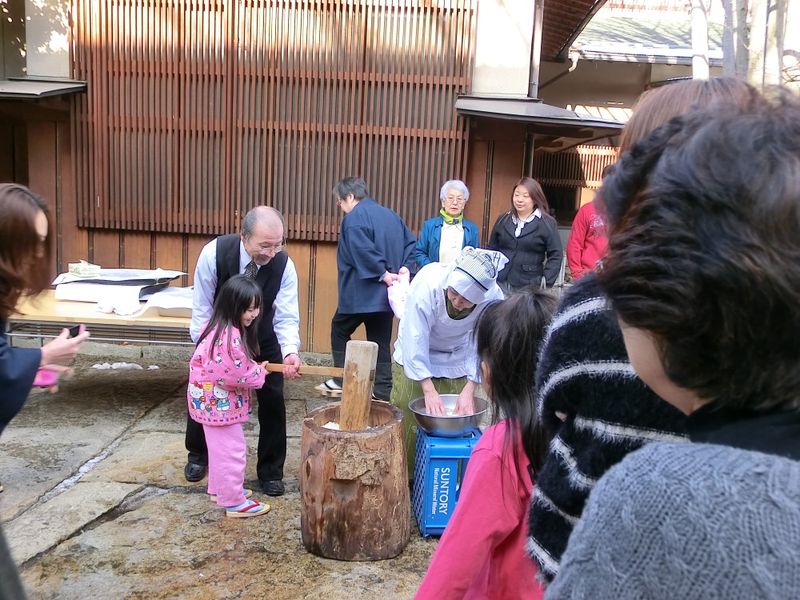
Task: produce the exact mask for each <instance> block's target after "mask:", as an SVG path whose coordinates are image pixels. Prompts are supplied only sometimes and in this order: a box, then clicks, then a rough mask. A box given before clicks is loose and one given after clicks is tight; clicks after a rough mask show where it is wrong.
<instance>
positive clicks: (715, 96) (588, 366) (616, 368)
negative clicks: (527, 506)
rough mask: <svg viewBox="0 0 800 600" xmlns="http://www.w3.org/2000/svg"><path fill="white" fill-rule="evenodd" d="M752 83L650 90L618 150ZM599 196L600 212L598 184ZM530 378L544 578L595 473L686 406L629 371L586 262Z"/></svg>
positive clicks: (671, 437)
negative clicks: (540, 456) (540, 450)
mask: <svg viewBox="0 0 800 600" xmlns="http://www.w3.org/2000/svg"><path fill="white" fill-rule="evenodd" d="M753 93H754V90H753V89H752V88H751V87H750V86H748V85H747V84H746V83H744V82H742V81H739V80H736V79H731V78H722V79H721V80H720V79H710V80H706V81H701V80H686V81H680V82H677V83H673V84H670V85H667V86H664V87H660V88H656V89H653V90H651V91H648V92H646V93H645V94H644V95H643V96H642V97H641V99H640V100H639V102H638V103H637V104H636V106H635V107H634V111H633V115H632V117H631V119H630V121H629V122H628V123H627V125H626V126H625V129H624V130H623V135H622V143H623V145H622V147H621V148H620V152H621V153H622V154H624V153H625V152H626V151H627V150H628V149H629V148H630V145H631V144H632V143H633V142H634V141H635V136H641V135H643V134H645V133H647V132H649V131H652V130H653V129H655V128H656V127H658V126H659V125H662V124H663V123H664V120H667V119H670V118H671V117H674V116H676V115H680V114H683V113H686V112H688V111H690V110H692V109H693V108H695V107H697V106H708V105H711V104H713V103H714V102H715V101H718V102H722V101H724V102H732V103H735V104H746V103H748V102H749V101H750V98H751V97H752V95H753ZM606 180H607V177H606V178H604V182H605V181H606ZM600 196H601V206H600V208H601V210H603V211H604V212H605V210H606V208H607V207H606V206H605V203H604V202H603V201H602V200H603V199H604V197H605V191H604V189H603V188H601V190H600ZM536 381H537V389H538V393H537V404H538V410H539V413H540V416H541V418H542V423H543V424H544V426H545V427H546V428H547V430H548V432H549V434H550V435H551V436H552V438H553V439H552V442H551V444H550V448H549V450H548V456H547V458H546V460H545V463H544V465H543V467H542V470H541V472H540V473H539V476H538V478H537V482H536V490H535V492H534V494H533V500H532V502H531V514H530V520H529V522H530V537H529V539H528V552H529V554H530V555H531V557H532V558H533V559H534V560H535V561H536V562H537V564H538V565H539V574H540V575H541V578H542V579H543V580H544V581H551V580H552V579H553V578H554V577H555V576H556V574H557V573H558V571H559V564H560V561H561V556H562V554H563V553H564V549H565V548H566V546H567V541H568V539H569V536H570V533H571V532H572V528H573V527H574V526H575V524H576V523H577V522H578V520H579V519H580V518H581V514H582V512H583V507H584V505H585V503H586V499H587V498H588V497H589V493H590V492H591V491H592V489H593V488H594V486H595V484H596V483H597V481H598V480H599V479H600V478H601V477H602V476H603V474H604V473H605V472H606V471H607V470H608V469H609V468H611V467H612V466H613V465H615V464H616V463H618V462H619V461H620V460H622V459H623V458H624V457H625V456H626V455H627V454H628V453H630V452H633V451H634V450H636V449H638V448H640V447H642V446H643V445H645V444H647V443H649V442H653V441H679V440H681V439H685V427H684V421H685V416H684V415H683V414H682V413H681V412H680V411H678V410H677V409H675V408H674V407H672V406H669V405H668V404H666V403H664V402H662V401H661V399H660V398H658V396H657V395H656V394H654V393H653V392H652V391H651V390H650V389H649V388H648V387H647V386H645V385H644V383H642V381H641V380H640V379H639V378H638V377H637V376H636V373H635V372H634V370H633V368H632V367H631V365H630V362H629V361H628V355H627V353H626V351H625V344H624V341H623V339H622V332H621V331H620V329H619V325H618V324H617V316H616V315H615V314H614V312H613V311H612V310H611V308H610V306H609V303H608V300H607V299H606V298H605V296H604V295H603V293H602V292H601V290H600V287H599V285H598V282H597V276H596V273H594V272H592V273H588V274H587V275H585V276H584V277H583V278H581V279H580V280H579V281H578V282H577V283H576V284H575V285H573V286H572V287H571V288H570V290H569V291H568V292H567V293H566V294H565V295H564V297H563V299H562V302H561V306H560V307H559V310H558V313H557V314H556V316H555V318H554V319H553V324H552V325H551V327H550V330H549V331H548V333H547V336H546V338H545V342H544V343H543V344H542V356H541V360H540V363H539V370H538V371H537V374H536Z"/></svg>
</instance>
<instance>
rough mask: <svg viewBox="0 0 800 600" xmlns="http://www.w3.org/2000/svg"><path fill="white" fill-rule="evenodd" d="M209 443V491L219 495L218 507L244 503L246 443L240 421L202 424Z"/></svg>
mask: <svg viewBox="0 0 800 600" xmlns="http://www.w3.org/2000/svg"><path fill="white" fill-rule="evenodd" d="M203 432H204V433H205V435H206V445H207V446H208V493H209V494H211V495H215V496H216V497H217V505H218V506H237V505H239V504H241V503H242V502H244V500H245V498H244V469H245V467H246V466H247V444H246V442H245V440H244V429H243V428H242V424H241V423H234V424H233V425H215V426H212V425H203Z"/></svg>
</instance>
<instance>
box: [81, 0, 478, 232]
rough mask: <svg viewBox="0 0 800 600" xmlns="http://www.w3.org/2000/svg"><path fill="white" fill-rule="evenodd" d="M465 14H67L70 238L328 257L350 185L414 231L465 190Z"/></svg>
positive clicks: (176, 7) (312, 4) (427, 9)
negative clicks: (443, 196) (194, 237)
mask: <svg viewBox="0 0 800 600" xmlns="http://www.w3.org/2000/svg"><path fill="white" fill-rule="evenodd" d="M476 11H477V0H416V1H415V0H409V1H405V0H328V1H324V0H239V1H228V0H97V1H90V0H75V10H74V15H75V18H74V19H73V41H74V48H73V57H74V58H73V76H74V77H76V78H78V79H84V80H86V81H88V83H89V89H88V93H87V94H86V95H84V96H80V97H79V98H78V99H77V100H76V110H75V111H74V112H73V127H72V130H73V148H74V150H75V155H76V160H75V186H76V197H77V198H78V202H79V205H78V212H79V223H78V224H79V225H80V226H83V227H90V228H110V229H122V230H143V231H164V232H183V233H197V234H215V233H224V232H229V231H235V230H236V229H237V227H238V223H239V219H240V218H241V215H242V212H243V211H246V210H247V209H249V208H250V207H252V206H255V205H257V204H261V203H266V204H272V205H273V206H275V207H277V208H279V209H280V210H282V211H283V212H284V214H285V215H286V217H287V224H288V234H289V236H290V237H292V238H295V239H305V240H321V241H333V240H335V239H336V237H337V234H338V227H339V221H340V216H339V215H338V214H337V212H336V207H335V205H334V203H333V202H332V200H331V197H330V190H331V188H332V186H333V184H334V183H335V182H336V181H337V180H338V179H339V178H341V177H343V176H346V175H363V176H364V177H365V178H366V179H367V182H368V184H369V186H370V189H371V191H372V193H373V195H374V196H375V197H376V198H377V199H379V200H380V201H381V202H382V203H384V204H386V205H388V206H391V207H392V208H394V209H395V210H397V211H398V212H399V213H400V214H401V215H402V216H403V217H404V218H405V219H406V220H407V222H408V224H409V226H410V227H411V228H412V229H414V228H418V227H419V225H420V224H421V222H422V221H423V220H424V219H425V218H427V217H429V216H430V215H431V214H432V213H433V212H435V210H436V204H437V193H438V187H439V185H441V183H442V182H443V181H444V180H446V179H450V178H453V177H462V178H463V177H464V176H465V171H466V160H467V143H468V139H467V136H468V128H467V123H466V121H465V119H463V118H462V117H459V116H457V115H456V113H455V110H454V104H455V99H456V96H457V95H458V94H459V93H464V92H467V91H469V89H470V85H471V74H472V62H473V56H474V37H475V29H476Z"/></svg>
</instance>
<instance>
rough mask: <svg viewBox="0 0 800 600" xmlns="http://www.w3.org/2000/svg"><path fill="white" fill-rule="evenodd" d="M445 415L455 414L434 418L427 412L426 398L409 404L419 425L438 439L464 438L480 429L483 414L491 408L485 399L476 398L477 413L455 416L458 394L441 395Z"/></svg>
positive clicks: (416, 399) (417, 399)
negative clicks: (474, 430)
mask: <svg viewBox="0 0 800 600" xmlns="http://www.w3.org/2000/svg"><path fill="white" fill-rule="evenodd" d="M440 398H441V399H442V404H444V410H445V413H453V414H452V415H447V416H443V417H434V416H433V415H429V414H428V413H427V412H426V411H425V398H415V399H414V400H412V401H411V402H409V403H408V408H409V410H411V412H412V413H413V414H414V418H415V419H416V420H417V424H418V425H419V426H420V428H421V429H422V430H423V431H424V432H425V433H427V434H428V435H433V436H436V437H449V438H455V437H464V436H466V435H469V433H470V431H472V430H473V429H475V428H477V427H478V423H479V422H480V420H481V416H482V415H483V413H485V412H486V411H487V409H488V408H489V403H488V402H487V401H486V400H484V399H483V398H475V409H476V412H475V413H474V414H471V415H457V414H455V410H456V402H457V401H458V394H441V395H440Z"/></svg>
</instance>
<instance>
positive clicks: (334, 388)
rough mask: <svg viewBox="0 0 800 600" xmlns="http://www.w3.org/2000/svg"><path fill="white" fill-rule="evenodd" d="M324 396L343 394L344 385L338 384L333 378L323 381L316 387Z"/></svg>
mask: <svg viewBox="0 0 800 600" xmlns="http://www.w3.org/2000/svg"><path fill="white" fill-rule="evenodd" d="M314 389H315V390H317V391H318V392H319V393H320V394H322V395H323V396H332V397H338V396H341V395H342V386H340V385H339V384H337V383H336V382H335V381H334V380H333V379H328V380H327V381H323V382H322V383H320V384H319V385H318V386H315V387H314Z"/></svg>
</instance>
